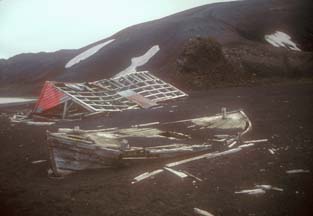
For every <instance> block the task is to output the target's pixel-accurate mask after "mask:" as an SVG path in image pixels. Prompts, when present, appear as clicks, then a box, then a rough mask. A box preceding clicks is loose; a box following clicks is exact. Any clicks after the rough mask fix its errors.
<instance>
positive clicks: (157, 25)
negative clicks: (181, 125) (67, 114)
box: [0, 0, 313, 88]
mask: <svg viewBox="0 0 313 216" xmlns="http://www.w3.org/2000/svg"><path fill="white" fill-rule="evenodd" d="M312 9H313V2H312V1H311V0H301V1H298V0H246V1H238V2H226V3H218V4H211V5H205V6H201V7H197V8H194V9H190V10H187V11H184V12H181V13H178V14H174V15H172V16H168V17H165V18H162V19H159V20H155V21H151V22H147V23H143V24H139V25H135V26H131V27H129V28H126V29H124V30H122V31H120V32H118V33H117V34H115V35H113V36H112V37H110V38H106V39H104V40H102V41H98V42H96V43H94V44H91V45H88V46H86V47H84V48H81V49H79V50H71V51H59V52H56V53H44V54H43V53H39V54H23V55H18V56H15V57H13V58H10V59H9V60H7V61H2V62H0V84H1V86H7V85H8V84H10V85H12V84H23V85H27V84H31V85H32V86H34V84H35V85H37V86H38V87H40V85H42V83H43V82H44V81H45V80H46V79H50V80H51V79H52V80H61V81H93V80H97V79H102V78H107V77H110V76H112V75H114V74H116V73H118V72H120V71H122V70H124V69H125V68H127V67H128V66H129V65H130V63H131V58H133V57H136V56H140V55H143V54H144V53H145V52H147V50H149V49H150V48H151V47H152V46H154V45H159V47H160V51H159V52H158V53H157V54H156V55H155V56H154V57H152V59H151V60H150V61H149V62H148V63H147V64H145V65H144V66H142V67H140V68H139V69H142V70H150V71H152V72H153V73H155V74H156V75H158V76H160V77H162V78H164V79H168V80H171V82H174V83H175V82H177V81H179V82H180V85H185V84H186V83H185V81H184V77H185V76H181V77H182V79H179V80H178V79H177V76H176V75H177V74H179V75H181V73H183V74H184V73H187V72H184V71H181V70H179V65H178V64H177V62H178V60H179V58H180V57H181V55H182V53H183V52H184V51H185V50H186V46H188V43H190V39H192V38H195V37H196V38H208V37H209V38H211V39H213V40H214V41H216V42H218V43H219V44H220V45H221V49H222V50H223V55H224V57H223V59H224V60H225V61H226V62H227V67H226V68H223V67H220V68H219V70H220V71H221V73H223V74H224V75H223V76H222V79H221V80H220V81H221V82H222V81H223V80H224V79H223V77H225V76H226V75H227V74H229V73H233V72H236V73H238V74H247V73H249V76H247V77H251V76H252V75H253V76H256V77H261V78H262V77H264V76H265V77H270V76H271V75H272V74H274V75H275V76H280V75H281V74H280V73H279V72H280V71H288V73H290V74H291V73H292V74H295V73H296V74H301V75H303V74H304V75H306V76H311V75H310V74H309V72H308V71H310V70H311V69H312V53H311V52H312V50H313V45H312V44H313V14H312V13H311V11H313V10H312ZM275 31H282V32H285V33H287V34H288V35H290V36H291V37H292V40H293V41H294V42H295V43H296V44H297V45H298V47H299V48H300V49H302V50H303V51H305V52H295V51H289V50H287V49H284V48H275V47H273V46H272V45H270V44H269V43H267V42H266V41H265V39H264V35H266V34H272V33H274V32H275ZM109 39H115V41H114V42H112V43H110V44H109V45H107V46H105V47H104V48H102V49H101V50H100V51H98V52H97V53H96V54H94V55H93V56H91V57H90V58H87V59H85V60H83V61H81V62H80V63H78V64H76V65H74V66H72V67H70V68H65V64H66V63H67V62H68V61H69V60H70V59H72V58H73V57H75V56H76V55H78V54H79V53H82V52H83V51H85V50H88V49H89V48H91V47H93V46H95V45H97V44H99V43H102V42H105V41H107V40H109ZM191 41H193V40H191ZM186 44H187V45H186ZM189 47H190V46H189ZM191 47H192V46H191ZM199 57H203V58H206V57H205V56H203V55H202V56H199ZM224 60H223V61H224ZM191 64H192V62H191ZM229 65H230V66H231V69H229V67H228V66H229ZM286 65H287V66H286ZM210 66H212V65H211V64H207V65H206V64H204V65H202V66H201V67H199V68H198V69H197V70H202V72H203V71H204V72H205V73H210V68H208V67H210ZM264 70H265V71H264ZM263 71H264V72H263ZM192 73H197V71H193V72H192ZM208 77H209V76H202V78H204V79H205V78H208ZM207 86H210V83H208V82H206V83H205V84H201V85H200V87H207ZM190 87H192V88H193V87H199V85H190ZM21 88H23V86H21Z"/></svg>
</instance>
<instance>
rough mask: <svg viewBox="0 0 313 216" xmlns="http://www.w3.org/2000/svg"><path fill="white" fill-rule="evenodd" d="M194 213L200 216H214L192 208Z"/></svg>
mask: <svg viewBox="0 0 313 216" xmlns="http://www.w3.org/2000/svg"><path fill="white" fill-rule="evenodd" d="M193 210H194V213H195V214H197V215H200V216H214V215H213V214H211V213H210V212H207V211H205V210H202V209H199V208H194V209H193Z"/></svg>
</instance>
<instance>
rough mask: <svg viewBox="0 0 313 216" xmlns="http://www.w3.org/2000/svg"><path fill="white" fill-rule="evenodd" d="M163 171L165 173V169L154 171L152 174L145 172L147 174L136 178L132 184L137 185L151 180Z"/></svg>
mask: <svg viewBox="0 0 313 216" xmlns="http://www.w3.org/2000/svg"><path fill="white" fill-rule="evenodd" d="M163 171H164V170H163V169H158V170H154V171H152V172H145V173H143V174H141V175H139V176H137V177H135V178H134V181H133V182H132V184H135V183H137V182H140V181H142V180H144V179H147V178H151V177H152V176H155V175H158V174H160V173H161V172H163Z"/></svg>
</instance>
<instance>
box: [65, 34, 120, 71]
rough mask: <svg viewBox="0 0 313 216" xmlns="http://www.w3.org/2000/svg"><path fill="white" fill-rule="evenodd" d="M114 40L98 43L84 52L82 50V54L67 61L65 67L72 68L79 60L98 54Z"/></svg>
mask: <svg viewBox="0 0 313 216" xmlns="http://www.w3.org/2000/svg"><path fill="white" fill-rule="evenodd" d="M113 41H115V39H112V40H108V41H106V42H103V43H100V44H97V45H95V46H93V47H91V48H90V49H88V50H85V51H84V52H82V53H81V54H79V55H77V56H75V57H74V58H72V59H71V60H70V61H69V62H67V63H66V65H65V68H70V67H72V66H74V65H76V64H78V63H79V62H81V61H83V60H85V59H87V58H89V57H90V56H92V55H94V54H96V53H97V52H98V51H99V50H100V49H102V48H103V47H105V46H106V45H108V44H110V43H112V42H113Z"/></svg>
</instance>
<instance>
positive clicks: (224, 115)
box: [222, 107, 227, 119]
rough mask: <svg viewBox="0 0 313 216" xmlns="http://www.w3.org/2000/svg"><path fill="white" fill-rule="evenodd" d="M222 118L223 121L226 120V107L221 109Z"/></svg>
mask: <svg viewBox="0 0 313 216" xmlns="http://www.w3.org/2000/svg"><path fill="white" fill-rule="evenodd" d="M222 116H223V119H226V116H227V114H226V107H222Z"/></svg>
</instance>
